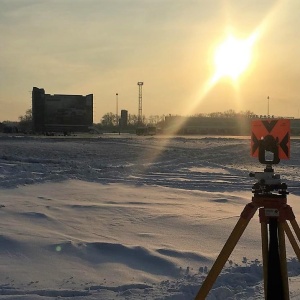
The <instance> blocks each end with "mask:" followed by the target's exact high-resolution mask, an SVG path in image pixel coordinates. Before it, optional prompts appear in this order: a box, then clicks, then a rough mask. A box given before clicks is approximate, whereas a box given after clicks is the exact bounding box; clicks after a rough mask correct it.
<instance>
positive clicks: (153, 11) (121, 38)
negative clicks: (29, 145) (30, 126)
mask: <svg viewBox="0 0 300 300" xmlns="http://www.w3.org/2000/svg"><path fill="white" fill-rule="evenodd" d="M299 10H300V2H299V1H298V0H289V1H287V0H277V1H272V0H266V1H253V0H232V1H229V0H227V1H225V0H222V1H221V0H211V1H208V0H197V1H196V0H195V1H194V0H189V1H186V0H0V39H1V42H0V53H1V55H0V70H1V72H0V107H1V109H0V121H4V120H18V117H19V116H21V115H24V114H25V111H26V110H27V109H28V108H31V91H32V88H33V87H34V86H36V87H39V88H44V89H45V92H46V93H48V94H79V95H86V94H91V93H92V94H94V122H95V123H98V122H100V120H101V117H102V116H103V115H104V114H105V113H107V112H113V113H115V112H116V102H117V99H116V93H118V108H119V110H121V109H126V110H128V112H129V114H138V100H139V99H138V96H139V94H138V85H137V82H139V81H142V82H144V85H143V87H142V96H143V107H142V112H143V114H144V115H146V116H150V115H163V114H164V115H169V114H172V115H174V114H176V115H193V114H198V113H210V112H216V111H226V110H229V109H233V110H235V111H246V110H250V111H253V112H254V113H256V114H267V112H268V105H269V113H270V114H271V115H276V116H278V115H280V116H289V117H299V109H300V103H299V99H298V91H299V88H300V87H299V83H298V81H299V75H300V74H299V73H300V59H299V53H300V39H299V38H298V34H299V30H298V28H299V26H300V24H299V23H300V20H299V18H298V12H299ZM228 34H231V35H233V36H235V37H236V38H237V39H241V40H243V39H247V38H249V37H250V36H252V35H253V34H255V40H254V42H253V45H252V47H251V63H250V65H249V67H248V68H247V69H246V70H245V72H243V73H242V74H241V75H240V76H239V77H238V79H237V80H236V81H234V80H232V79H230V78H229V77H222V78H220V79H219V80H217V81H215V82H213V84H212V78H213V76H214V74H215V72H216V68H215V66H214V53H215V49H216V48H217V47H218V45H220V44H221V43H222V42H223V41H224V40H225V39H226V37H227V36H228ZM268 97H269V100H267V98H268Z"/></svg>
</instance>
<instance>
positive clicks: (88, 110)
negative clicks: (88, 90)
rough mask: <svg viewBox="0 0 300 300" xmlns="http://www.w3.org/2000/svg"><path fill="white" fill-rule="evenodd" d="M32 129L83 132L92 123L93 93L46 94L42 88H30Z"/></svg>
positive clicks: (44, 131) (41, 131) (35, 130)
mask: <svg viewBox="0 0 300 300" xmlns="http://www.w3.org/2000/svg"><path fill="white" fill-rule="evenodd" d="M32 123H33V131H34V132H38V133H46V132H85V131H88V130H89V127H90V126H92V125H93V94H90V95H86V96H82V95H60V94H54V95H50V94H46V93H45V90H44V89H40V88H37V87H34V88H33V90H32Z"/></svg>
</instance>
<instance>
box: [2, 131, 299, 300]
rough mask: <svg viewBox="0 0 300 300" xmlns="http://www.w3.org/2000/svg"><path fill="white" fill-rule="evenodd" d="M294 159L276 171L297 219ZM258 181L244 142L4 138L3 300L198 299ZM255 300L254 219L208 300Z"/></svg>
mask: <svg viewBox="0 0 300 300" xmlns="http://www.w3.org/2000/svg"><path fill="white" fill-rule="evenodd" d="M299 150H300V140H298V139H293V140H292V146H291V160H289V161H282V162H281V163H280V164H279V165H278V166H276V167H275V171H276V172H277V173H279V174H281V177H282V179H283V181H284V182H286V183H287V184H288V186H289V191H290V195H289V196H288V201H289V204H290V205H291V206H292V207H293V210H294V213H295V214H296V217H298V216H299V215H300V189H299V182H300V180H299V179H300V178H299V165H300V157H299ZM262 169H263V166H262V165H260V164H259V163H258V161H257V160H256V159H254V158H251V157H250V141H249V138H248V137H172V138H168V137H163V136H162V137H160V136H155V137H137V136H133V135H125V134H121V135H102V136H92V137H87V136H73V137H23V136H7V135H3V136H0V228H1V232H0V270H1V272H0V299H10V300H16V299H18V300H20V299H22V300H25V299H26V300H46V299H51V300H52V299H69V298H71V299H75V300H92V299H107V300H111V299H133V300H135V299H155V300H189V299H194V297H195V295H196V294H197V292H198V290H199V288H200V286H201V283H202V282H203V280H204V278H205V276H206V275H207V273H208V272H209V269H210V267H211V266H212V264H213V262H214V261H215V259H216V257H217V256H218V254H219V252H220V251H221V249H222V247H223V245H224V243H225V242H226V239H227V238H228V236H229V234H230V233H231V231H232V229H233V227H234V226H235V224H236V222H237V220H238V218H239V215H240V213H241V211H242V210H243V208H244V206H245V205H246V204H247V203H249V202H250V201H251V197H252V193H251V186H252V184H253V183H254V182H255V181H254V179H253V178H250V177H249V175H248V174H249V172H250V171H262ZM287 256H288V272H289V285H290V297H291V299H300V264H299V262H298V260H297V259H296V257H295V253H294V252H293V250H292V248H291V246H290V244H289V242H288V240H287ZM262 298H263V281H262V259H261V238H260V225H259V220H258V216H257V215H255V216H254V217H253V219H252V220H251V222H250V224H249V226H248V227H247V229H246V231H245V233H244V235H243V236H242V238H241V239H240V241H239V243H238V244H237V246H236V247H235V249H234V251H233V253H232V255H231V256H230V259H229V261H228V262H227V263H226V265H225V267H224V269H223V270H222V272H221V274H220V276H219V277H218V279H217V281H216V283H215V284H214V286H213V288H212V290H211V291H210V293H209V295H208V297H207V299H209V300H217V299H262Z"/></svg>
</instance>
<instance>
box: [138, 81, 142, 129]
mask: <svg viewBox="0 0 300 300" xmlns="http://www.w3.org/2000/svg"><path fill="white" fill-rule="evenodd" d="M137 84H138V86H139V114H138V125H142V123H143V113H142V106H143V94H142V92H143V91H142V87H143V84H144V82H142V81H139V82H138V83H137Z"/></svg>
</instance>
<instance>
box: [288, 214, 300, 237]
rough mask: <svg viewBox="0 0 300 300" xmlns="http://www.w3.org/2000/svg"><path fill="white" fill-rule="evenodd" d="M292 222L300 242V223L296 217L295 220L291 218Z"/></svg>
mask: <svg viewBox="0 0 300 300" xmlns="http://www.w3.org/2000/svg"><path fill="white" fill-rule="evenodd" d="M290 222H291V225H292V227H293V228H294V231H295V233H296V236H297V238H298V240H299V242H300V228H299V225H298V223H297V222H296V220H295V219H294V220H290Z"/></svg>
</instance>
